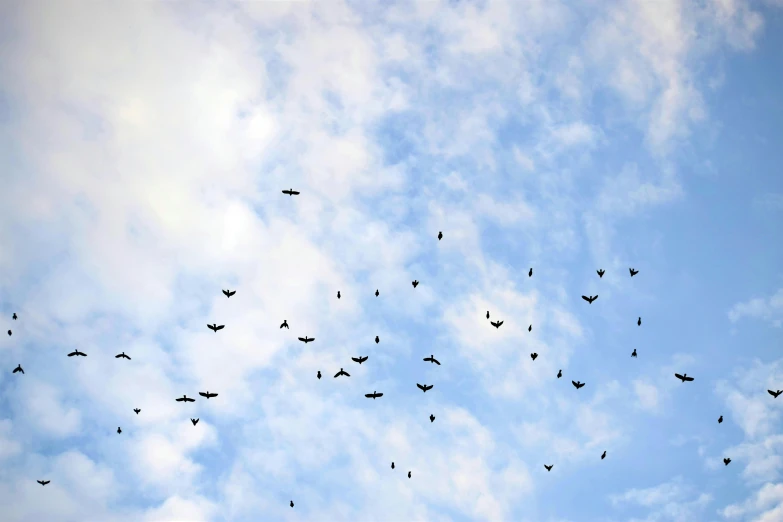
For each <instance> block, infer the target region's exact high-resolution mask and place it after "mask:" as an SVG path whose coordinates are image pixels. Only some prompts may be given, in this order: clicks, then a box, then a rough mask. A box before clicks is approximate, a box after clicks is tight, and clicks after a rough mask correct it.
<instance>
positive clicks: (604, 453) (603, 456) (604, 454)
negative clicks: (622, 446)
mask: <svg viewBox="0 0 783 522" xmlns="http://www.w3.org/2000/svg"><path fill="white" fill-rule="evenodd" d="M605 458H606V450H604V452H603V453H601V460H604V459H605Z"/></svg>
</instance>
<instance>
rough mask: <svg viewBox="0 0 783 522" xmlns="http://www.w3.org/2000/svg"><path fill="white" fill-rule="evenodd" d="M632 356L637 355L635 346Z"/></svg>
mask: <svg viewBox="0 0 783 522" xmlns="http://www.w3.org/2000/svg"><path fill="white" fill-rule="evenodd" d="M631 357H636V348H634V349H633V352H631Z"/></svg>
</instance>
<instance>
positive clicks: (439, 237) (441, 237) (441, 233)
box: [438, 232, 443, 241]
mask: <svg viewBox="0 0 783 522" xmlns="http://www.w3.org/2000/svg"><path fill="white" fill-rule="evenodd" d="M441 239H443V232H438V241H440V240H441Z"/></svg>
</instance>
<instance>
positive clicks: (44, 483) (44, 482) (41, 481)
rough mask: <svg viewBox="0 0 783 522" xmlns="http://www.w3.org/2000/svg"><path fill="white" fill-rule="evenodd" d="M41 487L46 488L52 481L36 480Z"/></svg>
mask: <svg viewBox="0 0 783 522" xmlns="http://www.w3.org/2000/svg"><path fill="white" fill-rule="evenodd" d="M36 482H38V483H39V484H40V485H42V486H45V485H47V484H48V483H50V482H51V480H36Z"/></svg>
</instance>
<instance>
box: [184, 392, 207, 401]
mask: <svg viewBox="0 0 783 522" xmlns="http://www.w3.org/2000/svg"><path fill="white" fill-rule="evenodd" d="M198 394H199V395H201V396H202V397H208V395H207V394H206V393H204V392H198ZM177 400H179V399H177Z"/></svg>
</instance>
